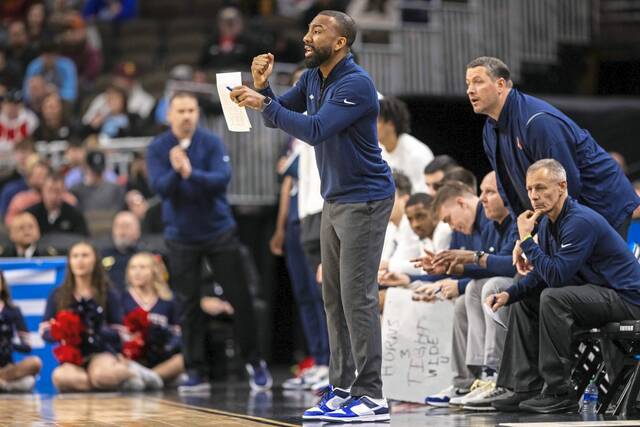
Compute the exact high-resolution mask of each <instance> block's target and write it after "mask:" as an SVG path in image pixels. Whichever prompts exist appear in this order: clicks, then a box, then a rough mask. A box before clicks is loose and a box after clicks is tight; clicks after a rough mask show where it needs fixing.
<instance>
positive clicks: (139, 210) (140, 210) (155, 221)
mask: <svg viewBox="0 0 640 427" xmlns="http://www.w3.org/2000/svg"><path fill="white" fill-rule="evenodd" d="M125 203H126V204H127V209H128V210H129V211H130V212H132V213H133V214H134V215H135V216H136V217H137V218H138V221H140V223H141V227H142V233H143V234H162V232H163V231H164V224H163V222H162V200H160V198H159V197H153V198H152V199H150V200H147V199H145V198H144V196H143V195H142V193H140V192H139V191H138V190H130V191H128V192H127V194H126V195H125Z"/></svg>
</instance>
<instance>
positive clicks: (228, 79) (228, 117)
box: [216, 71, 251, 132]
mask: <svg viewBox="0 0 640 427" xmlns="http://www.w3.org/2000/svg"><path fill="white" fill-rule="evenodd" d="M241 85H242V74H241V73H240V72H239V71H238V72H234V73H217V74H216V86H217V88H218V95H219V96H220V103H221V104H222V112H223V114H224V120H225V121H226V122H227V127H228V128H229V130H230V131H231V132H249V130H250V129H251V122H249V117H248V116H247V110H246V109H245V108H244V107H238V104H236V103H234V102H233V101H232V100H231V97H230V96H229V93H230V92H229V89H227V87H230V88H234V87H236V86H241Z"/></svg>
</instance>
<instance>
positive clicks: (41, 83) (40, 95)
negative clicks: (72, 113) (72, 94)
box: [23, 74, 71, 115]
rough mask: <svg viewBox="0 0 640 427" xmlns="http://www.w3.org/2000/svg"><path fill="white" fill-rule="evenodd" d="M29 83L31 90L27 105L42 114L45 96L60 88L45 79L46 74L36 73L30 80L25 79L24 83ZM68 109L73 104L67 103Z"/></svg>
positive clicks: (29, 89)
mask: <svg viewBox="0 0 640 427" xmlns="http://www.w3.org/2000/svg"><path fill="white" fill-rule="evenodd" d="M25 84H26V85H27V88H28V91H29V99H27V100H26V106H27V107H28V108H29V109H30V110H31V111H33V112H34V113H36V114H38V115H42V103H43V102H44V98H45V97H46V96H47V95H48V94H50V93H53V92H56V93H57V92H58V88H57V87H56V86H55V85H54V84H53V83H49V82H47V81H46V80H45V78H44V76H41V75H39V74H38V75H35V76H32V77H31V78H30V79H29V80H25V81H24V82H23V85H25ZM67 106H68V107H69V108H68V109H69V110H71V108H70V107H71V105H69V104H68V103H67Z"/></svg>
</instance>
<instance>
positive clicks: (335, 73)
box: [260, 54, 395, 203]
mask: <svg viewBox="0 0 640 427" xmlns="http://www.w3.org/2000/svg"><path fill="white" fill-rule="evenodd" d="M260 93H262V94H263V95H266V96H269V97H271V98H272V99H273V101H272V102H271V103H270V104H269V105H268V106H267V107H266V108H265V109H264V111H263V112H262V116H263V118H264V121H265V125H266V126H268V127H277V128H279V129H282V130H283V131H285V132H286V133H288V134H289V135H291V136H293V137H295V138H298V139H300V140H302V141H305V142H307V143H308V144H311V145H313V147H314V148H315V152H316V162H317V165H318V170H319V172H320V181H321V193H322V197H323V198H324V200H326V201H328V202H338V203H362V202H369V201H375V200H383V199H387V198H390V197H392V196H393V195H394V193H395V187H394V184H393V178H392V177H391V170H390V168H389V166H388V165H387V163H386V162H385V161H384V160H382V155H381V150H380V147H379V146H378V132H377V127H376V122H377V118H378V111H379V109H380V106H379V104H378V93H377V91H376V88H375V86H374V84H373V81H372V80H371V77H369V75H368V74H367V72H366V71H364V70H363V69H362V68H361V67H360V66H358V65H357V64H356V63H355V62H354V60H353V55H351V54H348V55H347V56H346V57H345V58H344V59H343V60H342V61H340V62H339V63H338V64H337V65H336V66H335V67H334V68H333V70H331V72H330V73H329V75H328V76H327V78H326V79H323V77H322V74H321V73H320V70H319V69H318V68H311V69H308V70H307V71H305V72H304V73H303V74H302V76H301V77H300V80H299V81H298V83H296V85H295V86H294V87H293V88H291V89H289V90H288V91H287V92H285V93H284V94H283V95H282V96H280V97H276V96H275V95H274V93H273V91H272V90H271V88H270V87H267V88H265V89H263V90H261V91H260ZM304 111H306V112H307V115H305V114H302V113H303V112H304Z"/></svg>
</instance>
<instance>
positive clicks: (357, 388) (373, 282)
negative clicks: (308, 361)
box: [320, 198, 394, 399]
mask: <svg viewBox="0 0 640 427" xmlns="http://www.w3.org/2000/svg"><path fill="white" fill-rule="evenodd" d="M393 201H394V199H393V198H389V199H385V200H379V201H373V202H365V203H342V204H340V203H329V202H325V204H324V207H323V209H322V223H321V226H320V247H321V257H322V297H323V299H324V308H325V312H326V314H327V327H328V331H329V349H330V352H331V358H330V363H329V381H330V382H331V384H332V385H333V386H334V387H339V388H341V389H349V388H350V389H351V395H352V396H364V395H366V396H369V397H372V398H374V399H379V398H381V397H382V378H381V374H380V371H381V366H382V337H381V330H380V312H379V308H378V281H377V274H378V267H379V265H380V257H381V256H382V245H383V243H384V235H385V232H386V229H387V223H388V222H389V216H390V215H391V208H392V207H393ZM356 369H357V371H358V376H357V377H356V375H355V371H356Z"/></svg>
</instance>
